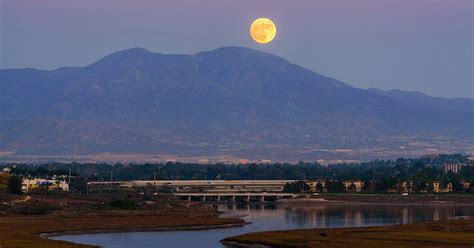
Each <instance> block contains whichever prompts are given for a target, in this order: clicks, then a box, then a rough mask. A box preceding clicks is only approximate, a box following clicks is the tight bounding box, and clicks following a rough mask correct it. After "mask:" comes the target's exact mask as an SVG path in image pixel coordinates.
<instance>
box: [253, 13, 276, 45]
mask: <svg viewBox="0 0 474 248" xmlns="http://www.w3.org/2000/svg"><path fill="white" fill-rule="evenodd" d="M276 31H277V30H276V26H275V23H273V22H272V20H270V19H268V18H258V19H256V20H255V21H253V23H252V25H250V36H251V37H252V39H253V40H254V41H255V42H257V43H260V44H267V43H270V42H271V41H272V40H273V39H274V38H275V36H276Z"/></svg>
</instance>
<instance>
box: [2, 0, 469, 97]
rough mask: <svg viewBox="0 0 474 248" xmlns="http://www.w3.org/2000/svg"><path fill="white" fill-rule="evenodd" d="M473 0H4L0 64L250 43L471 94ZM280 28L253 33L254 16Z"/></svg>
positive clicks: (364, 76) (374, 83)
mask: <svg viewBox="0 0 474 248" xmlns="http://www.w3.org/2000/svg"><path fill="white" fill-rule="evenodd" d="M473 2H474V1H472V0H324V1H323V0H306V1H304V0H260V1H250V0H168V1H160V0H156V1H152V0H147V1H146V0H129V1H126V0H0V68H18V67H33V68H41V69H53V68H56V67H59V66H84V65H87V64H90V63H92V62H93V61H95V60H97V59H99V58H101V57H103V56H105V55H107V54H109V53H111V52H114V51H117V50H121V49H127V48H131V47H136V46H139V47H144V48H147V49H149V50H151V51H154V52H162V53H186V54H189V53H195V52H199V51H203V50H212V49H215V48H218V47H221V46H246V47H251V48H257V49H260V50H264V51H268V52H271V53H274V54H277V55H280V56H282V57H284V58H286V59H288V60H290V61H291V62H293V63H296V64H299V65H302V66H304V67H307V68H308V69H311V70H314V71H316V72H318V73H321V74H324V75H327V76H331V77H334V78H336V79H339V80H342V81H344V82H347V83H349V84H351V85H353V86H356V87H361V88H368V87H378V88H382V89H392V88H398V89H403V90H416V91H421V92H424V93H427V94H430V95H435V96H447V97H459V96H463V97H471V98H472V97H474V79H473V77H474V75H473V70H474V69H473V36H474V32H473V22H474V20H473ZM257 17H268V18H270V19H272V20H273V21H274V22H275V23H276V25H277V28H278V35H277V37H276V39H275V40H274V42H272V43H271V44H269V45H258V44H256V43H254V42H252V41H251V39H250V38H249V35H248V27H249V25H250V23H251V22H252V20H253V19H255V18H257Z"/></svg>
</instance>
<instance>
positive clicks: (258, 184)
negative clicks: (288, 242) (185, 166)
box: [87, 180, 294, 202]
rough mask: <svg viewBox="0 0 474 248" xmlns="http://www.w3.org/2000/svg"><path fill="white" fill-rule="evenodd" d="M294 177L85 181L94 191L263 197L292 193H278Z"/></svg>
mask: <svg viewBox="0 0 474 248" xmlns="http://www.w3.org/2000/svg"><path fill="white" fill-rule="evenodd" d="M292 182H294V180H149V181H142V180H139V181H108V182H107V181H105V182H104V181H103V182H88V183H87V189H88V192H89V189H90V190H91V191H92V192H94V191H100V190H112V189H114V190H117V189H121V188H124V189H125V188H128V189H131V188H133V189H136V190H138V191H141V192H143V191H148V192H150V191H152V192H153V191H154V192H157V191H159V190H163V189H166V190H167V192H170V193H173V194H174V195H175V196H177V197H180V198H185V199H187V200H189V201H191V200H193V199H194V200H195V199H196V198H197V199H199V200H202V201H217V202H220V201H232V202H235V201H245V202H250V201H265V200H269V199H272V200H276V199H279V198H287V197H292V196H293V194H286V193H282V192H283V188H284V186H285V184H287V183H292Z"/></svg>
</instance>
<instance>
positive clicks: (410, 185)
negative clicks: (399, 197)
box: [400, 181, 415, 193]
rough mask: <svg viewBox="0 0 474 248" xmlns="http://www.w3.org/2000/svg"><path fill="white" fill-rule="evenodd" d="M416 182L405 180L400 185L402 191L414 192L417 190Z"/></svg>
mask: <svg viewBox="0 0 474 248" xmlns="http://www.w3.org/2000/svg"><path fill="white" fill-rule="evenodd" d="M414 189H415V183H414V182H411V181H410V182H407V181H405V182H403V183H402V184H401V185H400V191H401V192H402V193H413V192H414V191H415V190H414Z"/></svg>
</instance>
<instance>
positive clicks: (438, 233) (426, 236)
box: [222, 219, 474, 248]
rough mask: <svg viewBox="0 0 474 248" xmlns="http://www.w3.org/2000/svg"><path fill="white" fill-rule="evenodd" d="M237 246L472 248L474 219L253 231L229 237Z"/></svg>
mask: <svg viewBox="0 0 474 248" xmlns="http://www.w3.org/2000/svg"><path fill="white" fill-rule="evenodd" d="M222 242H223V243H225V244H234V245H236V247H252V245H264V246H269V247H277V248H290V247H291V248H309V247H325V248H343V247H353V248H357V247H361V248H362V247H363V248H380V247H384V248H412V247H426V248H428V247H429V248H438V247H439V248H441V247H443V248H460V247H466V248H472V247H473V246H474V219H470V220H450V221H443V222H422V223H416V224H411V225H398V226H386V227H363V228H334V229H307V230H290V231H273V232H261V233H250V234H244V235H241V236H236V237H230V238H226V239H224V240H223V241H222Z"/></svg>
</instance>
